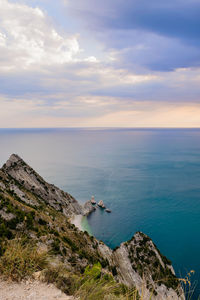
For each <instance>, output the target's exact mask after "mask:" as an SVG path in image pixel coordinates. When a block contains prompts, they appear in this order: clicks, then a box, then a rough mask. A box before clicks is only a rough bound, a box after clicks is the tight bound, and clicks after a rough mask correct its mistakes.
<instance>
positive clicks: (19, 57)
mask: <svg viewBox="0 0 200 300" xmlns="http://www.w3.org/2000/svg"><path fill="white" fill-rule="evenodd" d="M0 5H1V10H0V69H1V70H13V69H19V68H20V69H27V68H30V67H32V66H33V65H40V67H41V66H42V65H51V64H62V63H66V62H71V61H73V60H75V57H76V55H78V54H79V53H80V51H81V49H80V46H79V43H78V39H77V36H76V35H74V36H62V35H60V34H59V33H58V31H57V30H56V29H55V28H54V26H53V25H52V24H51V22H50V19H49V18H48V16H47V15H46V14H45V13H44V12H43V11H42V10H41V9H40V8H38V7H36V8H32V7H30V6H28V5H24V4H18V3H15V2H14V3H12V2H9V1H7V0H0Z"/></svg>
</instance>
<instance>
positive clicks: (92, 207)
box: [83, 200, 96, 216]
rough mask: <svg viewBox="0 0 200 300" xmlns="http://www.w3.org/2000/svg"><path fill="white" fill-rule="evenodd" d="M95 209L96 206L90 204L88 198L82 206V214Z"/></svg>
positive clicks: (89, 212)
mask: <svg viewBox="0 0 200 300" xmlns="http://www.w3.org/2000/svg"><path fill="white" fill-rule="evenodd" d="M95 210H96V207H95V206H94V205H92V203H91V201H90V200H88V201H87V202H86V203H85V204H84V206H83V215H84V216H88V215H89V214H91V213H92V212H93V211H95Z"/></svg>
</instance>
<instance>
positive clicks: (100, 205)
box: [98, 200, 106, 208]
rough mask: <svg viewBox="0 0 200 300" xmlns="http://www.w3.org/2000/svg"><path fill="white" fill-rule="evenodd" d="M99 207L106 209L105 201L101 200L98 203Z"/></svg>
mask: <svg viewBox="0 0 200 300" xmlns="http://www.w3.org/2000/svg"><path fill="white" fill-rule="evenodd" d="M98 206H99V207H101V208H106V207H105V204H104V203H103V200H100V201H99V202H98Z"/></svg>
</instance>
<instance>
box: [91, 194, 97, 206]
mask: <svg viewBox="0 0 200 300" xmlns="http://www.w3.org/2000/svg"><path fill="white" fill-rule="evenodd" d="M91 203H92V204H96V201H95V199H94V196H92V198H91Z"/></svg>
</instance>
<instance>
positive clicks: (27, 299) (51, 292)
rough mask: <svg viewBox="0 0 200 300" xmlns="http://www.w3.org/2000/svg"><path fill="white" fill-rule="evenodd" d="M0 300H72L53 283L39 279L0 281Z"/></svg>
mask: <svg viewBox="0 0 200 300" xmlns="http://www.w3.org/2000/svg"><path fill="white" fill-rule="evenodd" d="M0 300H74V298H73V297H72V296H66V295H65V294H64V293H62V292H61V291H60V290H58V289H57V288H56V287H55V286H54V285H52V284H50V285H47V284H45V283H42V282H39V281H26V282H22V283H13V282H10V283H9V282H5V281H0Z"/></svg>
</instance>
